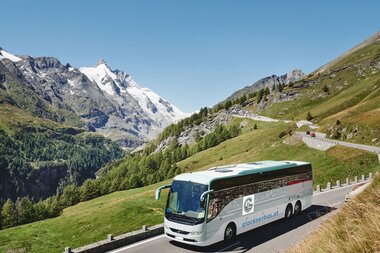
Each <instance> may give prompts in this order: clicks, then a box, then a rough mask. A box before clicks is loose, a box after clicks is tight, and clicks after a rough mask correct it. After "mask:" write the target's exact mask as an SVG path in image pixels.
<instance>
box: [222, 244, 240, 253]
mask: <svg viewBox="0 0 380 253" xmlns="http://www.w3.org/2000/svg"><path fill="white" fill-rule="evenodd" d="M239 243H240V242H235V243H234V244H231V245H229V246H227V247H225V248H223V249H221V250H218V251H217V252H223V251H225V250H227V249H229V248H232V247H233V246H236V245H238V244H239Z"/></svg>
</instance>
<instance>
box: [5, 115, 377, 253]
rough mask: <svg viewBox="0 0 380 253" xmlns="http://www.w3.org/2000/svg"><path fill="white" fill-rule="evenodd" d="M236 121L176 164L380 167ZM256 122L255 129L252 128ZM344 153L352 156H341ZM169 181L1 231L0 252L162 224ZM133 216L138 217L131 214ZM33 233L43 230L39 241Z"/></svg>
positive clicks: (323, 169) (319, 179) (351, 170)
mask: <svg viewBox="0 0 380 253" xmlns="http://www.w3.org/2000/svg"><path fill="white" fill-rule="evenodd" d="M235 121H236V122H235V123H239V124H240V123H242V122H244V123H243V125H245V126H244V127H243V128H242V133H241V134H240V135H239V136H237V137H235V138H232V139H229V140H226V141H224V142H222V143H220V144H219V145H217V146H215V147H213V148H209V149H207V150H204V151H201V152H199V153H197V154H195V155H193V156H191V157H189V158H187V159H185V160H183V161H181V162H179V163H177V166H178V167H179V168H180V170H181V171H193V170H199V169H206V168H208V167H212V166H215V165H221V164H228V163H240V162H247V161H257V160H265V159H294V160H306V161H310V162H312V164H313V168H314V174H315V181H316V183H325V182H327V181H328V180H336V179H344V178H345V177H346V176H350V177H352V176H353V175H356V174H360V173H368V172H374V171H376V170H379V169H380V166H379V165H378V163H377V156H376V155H374V154H371V153H367V152H362V151H355V152H352V150H351V149H347V148H344V147H336V148H334V149H332V150H330V151H328V152H323V151H317V150H314V149H310V148H308V147H307V146H305V145H304V144H303V143H302V142H300V141H299V140H297V139H294V136H292V137H291V136H284V137H283V138H279V134H280V133H281V132H283V131H287V130H288V129H289V127H290V128H294V126H292V125H288V124H285V123H265V122H258V121H252V120H244V119H235ZM254 124H256V125H257V127H258V129H253V126H254ZM286 143H287V144H286ZM284 149H286V150H287V153H286V154H285V153H284V152H283V150H284ZM346 152H349V153H351V156H350V157H348V158H347V157H345V156H343V155H342V153H346ZM119 166H121V165H119ZM167 182H168V181H163V182H160V183H158V184H154V185H150V186H146V187H142V188H138V189H131V190H126V191H119V192H114V193H112V194H109V195H105V196H102V197H99V198H96V199H93V200H90V201H87V202H82V203H79V204H77V205H75V206H72V207H69V208H66V209H65V210H64V212H63V214H62V215H61V216H60V217H57V218H53V219H48V220H44V221H39V222H35V223H31V224H28V225H22V226H18V227H14V228H9V229H4V230H1V231H0V245H1V246H0V251H7V250H10V249H17V248H18V249H20V250H21V249H25V250H26V251H28V252H42V251H43V252H57V251H59V250H62V249H63V248H64V247H65V246H68V245H70V246H71V247H72V248H75V247H79V246H82V245H85V244H87V243H91V242H94V241H97V240H101V239H104V238H105V237H106V235H107V234H109V233H112V234H114V235H117V234H121V233H124V232H128V231H132V230H135V229H139V228H140V227H141V226H142V225H144V224H145V225H153V224H158V223H161V222H162V216H163V208H164V203H165V196H166V195H165V194H166V192H165V194H164V196H163V197H162V198H161V201H159V202H157V201H155V200H154V191H155V189H156V188H157V187H158V186H160V185H163V184H165V183H167ZM109 210H112V212H110V211H109ZM136 215H138V216H139V219H135V216H136ZM95 228H96V229H95ZM36 234H39V235H43V240H42V239H41V237H39V236H38V237H36V236H35V235H36Z"/></svg>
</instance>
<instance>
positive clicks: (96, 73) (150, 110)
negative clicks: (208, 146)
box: [80, 59, 188, 139]
mask: <svg viewBox="0 0 380 253" xmlns="http://www.w3.org/2000/svg"><path fill="white" fill-rule="evenodd" d="M80 71H81V72H82V73H84V74H85V75H86V76H87V77H88V78H89V79H90V80H91V81H93V82H95V83H96V84H97V85H98V87H99V88H100V89H101V90H102V91H103V93H104V95H105V96H106V97H107V98H109V100H111V101H115V102H116V103H117V104H118V105H119V106H120V108H121V109H122V111H123V112H124V114H128V113H130V112H131V111H136V112H139V113H140V114H141V117H142V119H143V120H141V121H142V122H143V124H145V125H146V127H145V128H143V127H140V128H139V131H138V132H139V133H140V134H141V135H142V136H144V137H145V138H147V139H152V138H153V137H155V136H156V135H157V134H158V133H159V132H161V131H162V130H163V129H164V128H165V127H166V126H168V125H169V124H171V123H173V122H175V121H178V120H180V119H182V118H184V117H186V116H188V114H186V113H183V112H181V111H180V110H179V109H178V108H177V107H176V106H174V105H172V104H170V103H169V102H168V101H167V100H165V99H163V98H162V97H160V96H159V95H157V94H156V93H154V92H153V91H152V90H150V89H148V88H144V87H141V86H139V85H138V84H137V83H136V81H135V80H134V79H133V78H132V76H130V75H128V74H127V73H125V72H123V71H120V70H112V69H111V68H110V67H109V66H108V65H107V63H106V62H105V61H104V60H103V59H101V60H100V61H99V62H98V63H97V64H96V65H95V66H94V67H82V68H80ZM128 106H131V107H132V108H128ZM131 109H132V110H131ZM112 124H116V125H117V124H120V127H123V125H124V124H125V123H124V122H123V123H120V122H117V121H115V122H112V123H110V125H112Z"/></svg>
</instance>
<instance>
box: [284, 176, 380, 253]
mask: <svg viewBox="0 0 380 253" xmlns="http://www.w3.org/2000/svg"><path fill="white" fill-rule="evenodd" d="M379 222H380V177H379V176H377V177H375V178H374V180H373V182H372V183H371V185H370V186H369V188H367V189H366V190H365V191H364V192H362V193H361V194H359V195H358V196H357V197H356V198H355V199H353V200H351V201H350V202H349V203H347V204H346V205H345V206H343V208H342V210H340V211H339V212H338V213H336V214H335V215H333V216H332V217H331V218H329V219H328V220H327V221H326V222H324V223H323V224H322V225H321V226H320V227H319V229H318V230H317V231H315V232H313V233H311V234H310V235H309V236H308V237H307V238H306V239H305V240H304V241H303V242H302V243H300V244H299V245H297V246H296V247H294V249H292V250H290V251H289V252H290V253H319V252H320V253H324V252H347V253H357V252H368V253H369V252H379V251H380V238H379V234H380V226H379Z"/></svg>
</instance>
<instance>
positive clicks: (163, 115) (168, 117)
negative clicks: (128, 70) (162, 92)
mask: <svg viewBox="0 0 380 253" xmlns="http://www.w3.org/2000/svg"><path fill="white" fill-rule="evenodd" d="M127 91H128V93H129V94H130V95H132V97H134V98H135V99H136V100H137V101H138V103H139V105H140V106H141V108H142V109H143V110H144V112H145V113H146V114H148V115H149V117H151V118H153V119H155V118H156V119H157V118H158V119H160V122H161V124H162V125H168V124H170V123H173V122H175V121H178V120H180V119H182V118H185V117H187V116H190V115H189V114H188V113H184V112H182V111H180V110H179V109H178V108H177V107H176V106H174V105H172V104H170V103H169V102H168V101H167V100H165V99H163V98H162V97H160V96H159V95H157V94H156V93H155V92H153V91H152V90H151V89H149V88H144V87H140V86H139V85H138V84H137V83H136V82H135V81H134V80H133V79H130V81H129V82H128V87H127ZM160 100H161V101H163V102H165V103H167V105H168V106H169V108H171V109H172V110H173V111H171V112H169V111H168V108H167V107H166V106H165V105H163V104H162V103H160ZM149 101H150V102H152V103H153V104H154V105H155V106H156V108H157V112H155V113H154V112H152V110H151V109H150V108H149V106H148V103H149Z"/></svg>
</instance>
